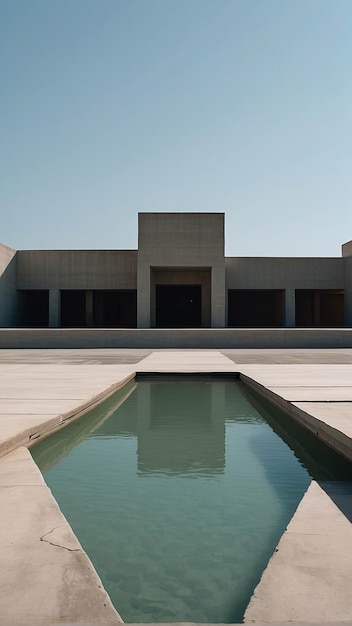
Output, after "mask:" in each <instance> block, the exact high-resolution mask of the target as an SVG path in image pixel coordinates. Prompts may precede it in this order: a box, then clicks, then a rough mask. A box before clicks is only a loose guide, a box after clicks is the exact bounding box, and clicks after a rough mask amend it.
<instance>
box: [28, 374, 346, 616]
mask: <svg viewBox="0 0 352 626" xmlns="http://www.w3.org/2000/svg"><path fill="white" fill-rule="evenodd" d="M31 452H32V455H33V457H34V459H35V461H36V462H37V464H38V465H39V467H40V468H41V470H42V472H43V473H44V475H45V480H46V482H47V484H48V485H49V487H50V488H51V489H52V491H53V494H54V496H55V498H56V499H57V501H58V503H59V505H60V507H61V509H62V511H63V513H64V514H65V516H66V517H67V519H68V521H69V522H70V524H71V526H72V528H73V530H74V532H75V533H76V535H77V536H78V538H79V540H80V542H81V544H82V546H83V547H84V549H85V550H86V552H87V553H88V555H89V556H90V558H91V560H92V561H93V563H94V566H95V568H96V569H97V571H98V573H99V575H100V577H101V579H102V581H103V584H104V586H105V589H106V590H107V592H108V593H109V594H110V597H111V599H112V602H113V603H114V604H115V606H116V608H117V610H118V611H119V613H120V614H121V616H122V618H123V620H124V621H125V622H172V621H178V622H181V621H182V622H185V621H188V622H223V623H225V622H226V623H229V622H240V621H242V617H243V613H244V610H245V608H246V606H247V604H248V602H249V599H250V596H251V595H252V593H253V590H254V587H255V586H256V584H257V583H258V581H259V579H260V577H261V574H262V572H263V570H264V568H265V566H266V564H267V561H268V559H269V558H270V556H271V554H272V553H273V551H274V548H275V546H276V544H277V543H278V541H279V538H280V536H281V535H282V533H283V532H284V530H285V527H286V526H287V524H288V522H289V521H290V519H291V517H292V515H293V513H294V511H295V509H296V507H297V505H298V503H299V501H300V499H301V498H302V496H303V494H304V492H305V491H306V489H307V487H308V485H309V483H310V481H311V477H313V478H315V479H322V480H323V479H328V480H340V479H345V480H351V479H352V472H351V466H350V464H348V463H347V462H345V461H343V460H342V459H341V458H340V457H338V456H337V455H335V454H334V453H333V452H331V451H329V450H328V449H327V448H326V447H325V446H323V445H322V444H321V443H320V442H319V441H317V440H316V439H314V438H313V437H312V436H311V435H310V434H309V433H306V432H305V431H303V430H301V429H299V428H298V427H297V426H296V425H294V424H292V422H291V421H290V420H289V419H288V418H287V417H286V416H284V415H283V414H282V413H281V412H279V411H278V410H277V409H275V408H273V407H271V406H270V405H269V404H268V403H266V402H265V401H263V400H261V399H260V398H259V397H258V396H256V395H254V394H253V393H252V392H249V391H248V389H246V387H244V386H243V385H242V384H241V383H240V382H238V381H237V380H235V379H231V378H209V377H208V378H206V377H188V378H185V377H183V378H182V377H175V376H174V377H172V378H171V377H169V376H162V377H153V378H149V379H146V378H142V379H140V380H137V382H132V383H130V384H129V385H127V386H126V387H125V388H124V389H123V390H122V391H120V392H119V393H118V394H116V395H115V396H114V397H112V398H110V399H109V400H108V401H106V402H105V403H103V404H102V405H101V406H99V407H98V408H97V409H95V410H94V411H92V412H91V413H90V414H89V415H87V416H86V417H85V418H82V419H81V420H79V421H77V422H75V423H73V424H72V425H70V426H68V427H66V428H65V429H63V430H62V431H60V432H59V433H56V434H55V435H53V436H52V437H50V439H47V440H45V441H43V442H41V443H39V444H38V445H37V446H35V447H34V448H32V450H31Z"/></svg>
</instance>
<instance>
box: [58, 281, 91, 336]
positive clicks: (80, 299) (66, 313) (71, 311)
mask: <svg viewBox="0 0 352 626" xmlns="http://www.w3.org/2000/svg"><path fill="white" fill-rule="evenodd" d="M85 325H86V292H85V291H83V290H82V291H76V290H63V291H61V326H62V327H63V328H84V327H85Z"/></svg>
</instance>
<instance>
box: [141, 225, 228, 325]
mask: <svg viewBox="0 0 352 626" xmlns="http://www.w3.org/2000/svg"><path fill="white" fill-rule="evenodd" d="M172 267H175V268H187V267H188V268H203V269H206V268H208V269H210V268H211V325H212V326H213V327H222V326H224V325H225V272H224V214H223V213H139V215H138V280H137V290H138V292H137V293H138V295H137V298H138V301H137V311H138V327H139V328H149V327H150V325H151V276H150V272H151V268H159V269H161V268H167V269H168V270H170V268H172Z"/></svg>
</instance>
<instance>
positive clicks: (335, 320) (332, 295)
mask: <svg viewBox="0 0 352 626" xmlns="http://www.w3.org/2000/svg"><path fill="white" fill-rule="evenodd" d="M343 320H344V292H343V291H342V290H332V289H321V290H317V289H316V290H313V289H296V326H308V327H309V326H343Z"/></svg>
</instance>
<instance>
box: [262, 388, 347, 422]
mask: <svg viewBox="0 0 352 626" xmlns="http://www.w3.org/2000/svg"><path fill="white" fill-rule="evenodd" d="M267 388H268V389H270V390H271V391H273V392H274V393H277V394H278V395H280V396H282V398H285V400H289V401H290V402H311V403H312V402H321V403H322V402H344V403H345V404H347V403H348V402H350V403H351V411H352V385H351V386H349V387H344V386H342V385H338V386H334V387H330V386H324V385H321V386H319V387H317V386H315V387H308V386H307V385H305V386H304V387H303V386H301V385H297V386H291V387H276V386H269V385H267ZM351 416H352V412H351Z"/></svg>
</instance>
